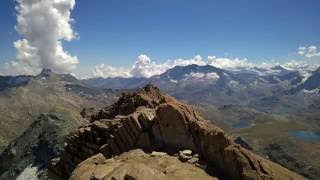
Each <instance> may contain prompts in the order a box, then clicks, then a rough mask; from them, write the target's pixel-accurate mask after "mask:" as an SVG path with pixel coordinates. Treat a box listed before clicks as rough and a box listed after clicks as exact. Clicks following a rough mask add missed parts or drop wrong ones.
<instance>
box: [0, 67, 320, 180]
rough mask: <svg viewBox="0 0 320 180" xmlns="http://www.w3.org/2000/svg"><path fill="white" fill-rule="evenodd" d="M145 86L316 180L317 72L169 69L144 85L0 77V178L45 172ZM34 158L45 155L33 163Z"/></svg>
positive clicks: (50, 75) (141, 81) (50, 76)
mask: <svg viewBox="0 0 320 180" xmlns="http://www.w3.org/2000/svg"><path fill="white" fill-rule="evenodd" d="M147 84H154V85H156V86H158V87H159V88H160V89H161V90H162V91H163V92H166V93H168V94H170V95H171V96H173V97H175V98H177V99H178V100H180V101H183V102H187V103H189V104H191V105H193V107H194V108H195V109H197V110H198V111H199V112H200V113H201V114H202V115H203V116H204V117H205V118H206V119H210V120H211V121H212V122H213V123H215V124H217V125H218V126H220V127H221V128H223V129H224V130H225V131H227V132H228V133H229V134H230V135H231V137H232V138H233V139H237V140H240V143H241V144H245V146H246V147H249V148H250V149H251V150H252V151H254V152H256V153H257V154H260V155H261V156H263V157H265V158H269V159H270V160H272V161H275V162H277V163H279V164H281V165H283V166H285V167H287V168H289V169H291V170H293V171H296V172H298V173H300V174H302V175H304V176H306V177H308V178H311V179H317V178H318V177H320V165H319V164H318V162H319V161H320V150H319V149H320V148H319V147H320V123H319V122H320V118H319V117H320V111H319V110H320V98H319V95H320V92H319V89H320V68H318V69H315V68H311V67H308V66H306V67H303V68H299V69H288V68H285V67H282V66H274V67H269V68H257V67H251V68H245V69H239V70H232V71H231V70H225V69H221V68H216V67H213V66H209V65H206V66H199V65H188V66H176V67H174V68H172V69H169V70H167V71H166V72H164V73H162V74H160V75H155V76H152V77H150V78H145V77H133V78H122V77H115V78H93V79H77V78H75V77H74V76H72V75H70V74H56V73H54V72H52V71H51V70H49V69H44V70H43V71H42V72H41V73H40V74H39V75H37V76H0V124H1V126H0V147H1V148H0V150H1V152H2V151H3V153H2V154H1V156H0V159H1V160H3V162H5V163H0V174H2V175H3V176H2V177H17V176H18V175H19V174H21V173H23V172H26V171H25V170H26V169H28V168H29V170H30V169H32V167H30V165H35V164H36V167H37V168H38V169H40V170H41V169H45V168H47V164H46V162H47V161H48V160H49V159H51V158H53V157H56V156H58V155H59V154H60V153H61V151H62V150H63V148H64V147H63V146H64V145H63V143H61V142H63V139H64V137H65V135H66V134H68V133H70V132H72V131H74V130H75V129H76V128H77V127H78V126H84V125H86V124H88V123H90V120H88V119H90V118H91V117H92V115H93V114H97V115H99V114H101V113H102V114H103V112H105V111H109V110H108V109H103V108H105V107H107V106H108V105H111V104H113V103H114V102H116V101H117V100H118V98H119V97H121V96H122V93H123V92H130V91H134V90H136V89H138V88H141V87H144V86H146V85H147ZM99 118H101V117H100V116H98V117H97V119H99ZM43 127H45V128H51V129H52V131H50V133H47V132H46V131H41V129H42V128H43ZM50 134H56V135H50ZM35 137H39V138H38V139H41V141H37V140H36V139H37V138H35ZM44 142H45V143H44ZM236 142H237V141H236ZM25 149H26V150H28V151H25ZM40 150H43V151H44V152H50V153H49V155H48V156H41V158H40V159H39V158H36V156H35V154H37V153H36V152H39V151H40ZM39 162H40V163H39ZM8 174H9V176H8ZM10 175H12V176H10ZM0 177H1V176H0Z"/></svg>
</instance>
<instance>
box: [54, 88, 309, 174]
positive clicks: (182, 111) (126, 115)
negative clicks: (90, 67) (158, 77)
mask: <svg viewBox="0 0 320 180" xmlns="http://www.w3.org/2000/svg"><path fill="white" fill-rule="evenodd" d="M91 117H92V122H91V123H90V124H89V125H87V126H83V127H81V128H79V130H78V131H77V132H75V133H73V134H71V135H69V136H68V137H67V139H66V140H67V141H66V142H67V146H66V147H65V151H64V153H63V154H62V155H61V157H60V159H59V160H55V161H53V162H52V163H51V165H50V166H49V170H50V171H49V175H50V176H51V177H52V178H53V179H68V178H69V177H70V175H71V173H72V172H73V170H74V169H75V168H76V166H77V165H78V164H79V163H81V162H82V161H84V160H85V159H87V158H89V157H92V156H94V155H96V154H99V153H101V154H102V155H103V158H112V157H114V156H116V155H120V154H122V153H124V152H127V151H129V150H132V149H136V148H141V149H143V150H144V151H145V152H150V153H151V152H152V151H161V152H166V153H168V154H178V153H179V151H181V150H186V149H187V150H191V151H192V152H193V153H196V154H199V155H200V159H202V161H205V163H206V166H205V167H207V169H206V171H207V172H210V173H211V174H212V173H213V174H219V175H220V176H222V177H224V178H229V179H250V180H251V179H304V178H303V177H302V176H300V175H298V174H296V173H294V172H292V171H289V170H287V169H286V168H283V167H282V166H280V165H278V164H275V163H273V162H271V161H269V160H266V159H264V158H262V157H260V156H258V155H255V154H254V153H252V152H250V151H248V150H246V149H244V148H242V147H241V146H240V145H238V144H236V143H234V142H233V141H232V140H231V139H230V138H229V137H228V136H227V135H226V134H225V133H224V131H223V130H222V129H220V128H218V127H217V126H215V125H213V124H212V123H210V122H209V121H207V120H205V119H203V118H202V117H201V116H200V115H199V114H198V113H197V112H196V111H195V110H194V109H193V108H192V107H191V106H189V105H187V104H184V103H181V102H178V101H177V100H175V99H174V98H172V97H170V96H167V95H162V94H161V93H160V92H159V89H158V88H156V87H153V86H151V85H149V86H146V87H145V88H143V89H141V90H139V91H137V92H133V93H127V94H123V96H122V97H121V98H120V99H119V101H118V102H117V103H115V104H114V105H112V106H110V107H107V108H105V109H103V110H101V111H99V112H98V113H97V114H96V115H93V116H91ZM101 154H100V155H98V156H96V158H102V155H101ZM93 158H95V157H93ZM88 161H89V162H88ZM88 161H87V162H88V163H90V161H91V160H90V159H89V160H88ZM186 164H190V163H186ZM190 165H191V164H190ZM110 166H111V167H109V165H106V168H107V167H108V168H113V167H112V165H110ZM121 166H128V167H129V166H130V165H125V163H124V164H122V165H121ZM131 166H133V165H131ZM141 166H142V164H141ZM79 168H80V169H82V170H83V172H81V171H79ZM132 168H135V167H132ZM141 168H142V167H141ZM146 168H147V167H146ZM148 168H150V167H148ZM155 169H157V168H155ZM137 170H138V169H137ZM86 171H87V170H86V168H81V165H80V166H79V167H78V168H77V170H76V171H75V172H73V175H72V178H73V179H79V178H80V177H81V174H85V173H86ZM112 171H114V170H112ZM151 172H155V170H154V169H153V170H152V168H151V169H150V171H149V172H148V173H151ZM78 173H80V174H78ZM87 173H89V171H88V172H87ZM85 177H87V176H85ZM99 177H101V176H99ZM119 177H120V176H119ZM127 178H129V179H130V178H131V179H132V177H129V176H128V177H127ZM80 179H81V178H80ZM83 179H86V178H83ZM98 179H99V178H98ZM122 179H123V178H122ZM125 179H126V178H125ZM133 179H134V178H133ZM138 179H139V178H138Z"/></svg>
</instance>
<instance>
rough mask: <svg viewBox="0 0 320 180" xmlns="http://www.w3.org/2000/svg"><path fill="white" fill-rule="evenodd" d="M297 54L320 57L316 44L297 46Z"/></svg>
mask: <svg viewBox="0 0 320 180" xmlns="http://www.w3.org/2000/svg"><path fill="white" fill-rule="evenodd" d="M298 54H299V55H301V56H305V57H307V58H311V57H316V56H318V57H320V51H319V48H318V47H317V46H314V45H311V46H300V47H299V48H298Z"/></svg>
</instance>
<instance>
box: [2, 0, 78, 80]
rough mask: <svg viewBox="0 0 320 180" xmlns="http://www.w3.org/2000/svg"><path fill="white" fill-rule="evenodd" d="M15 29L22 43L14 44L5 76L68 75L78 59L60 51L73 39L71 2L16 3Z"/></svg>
mask: <svg viewBox="0 0 320 180" xmlns="http://www.w3.org/2000/svg"><path fill="white" fill-rule="evenodd" d="M16 2H17V5H16V11H17V25H16V26H15V29H16V30H17V32H18V33H19V34H20V35H21V37H22V39H20V40H18V41H16V42H14V47H15V48H16V50H17V55H16V59H15V60H13V61H10V62H7V63H6V64H5V67H4V69H3V71H4V73H5V74H36V73H38V72H39V71H40V70H41V69H42V68H50V69H52V70H53V71H55V72H58V73H70V72H71V71H72V70H74V69H75V68H76V65H77V64H78V58H77V57H76V56H72V55H70V54H69V53H68V52H66V51H65V50H64V49H63V47H62V40H66V41H71V40H73V39H75V38H76V37H77V36H76V33H75V32H74V31H73V29H72V26H71V22H72V21H73V19H72V18H71V16H70V14H71V11H72V10H73V8H74V6H75V0H16Z"/></svg>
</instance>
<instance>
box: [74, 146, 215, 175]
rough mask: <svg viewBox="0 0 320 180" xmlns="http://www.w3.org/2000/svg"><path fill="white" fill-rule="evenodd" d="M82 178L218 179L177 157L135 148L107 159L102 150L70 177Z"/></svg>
mask: <svg viewBox="0 0 320 180" xmlns="http://www.w3.org/2000/svg"><path fill="white" fill-rule="evenodd" d="M79 179H103V180H109V179H117V180H120V179H121V180H122V179H139V180H176V179H183V180H194V179H199V180H215V179H217V178H215V177H212V176H210V175H208V174H207V173H206V172H205V171H203V170H202V169H200V168H197V167H196V166H193V165H191V164H188V163H182V162H181V161H179V160H178V159H177V158H176V157H173V156H169V155H166V154H161V153H158V154H157V155H151V154H146V153H144V152H143V151H142V150H140V149H137V150H131V151H129V152H126V153H123V154H121V155H120V156H117V157H115V158H110V159H106V157H105V156H104V155H102V154H97V155H95V156H92V157H90V158H88V159H86V160H85V161H83V162H82V163H80V164H79V165H78V166H77V168H76V169H75V170H74V171H73V173H72V175H71V177H70V180H79Z"/></svg>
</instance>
